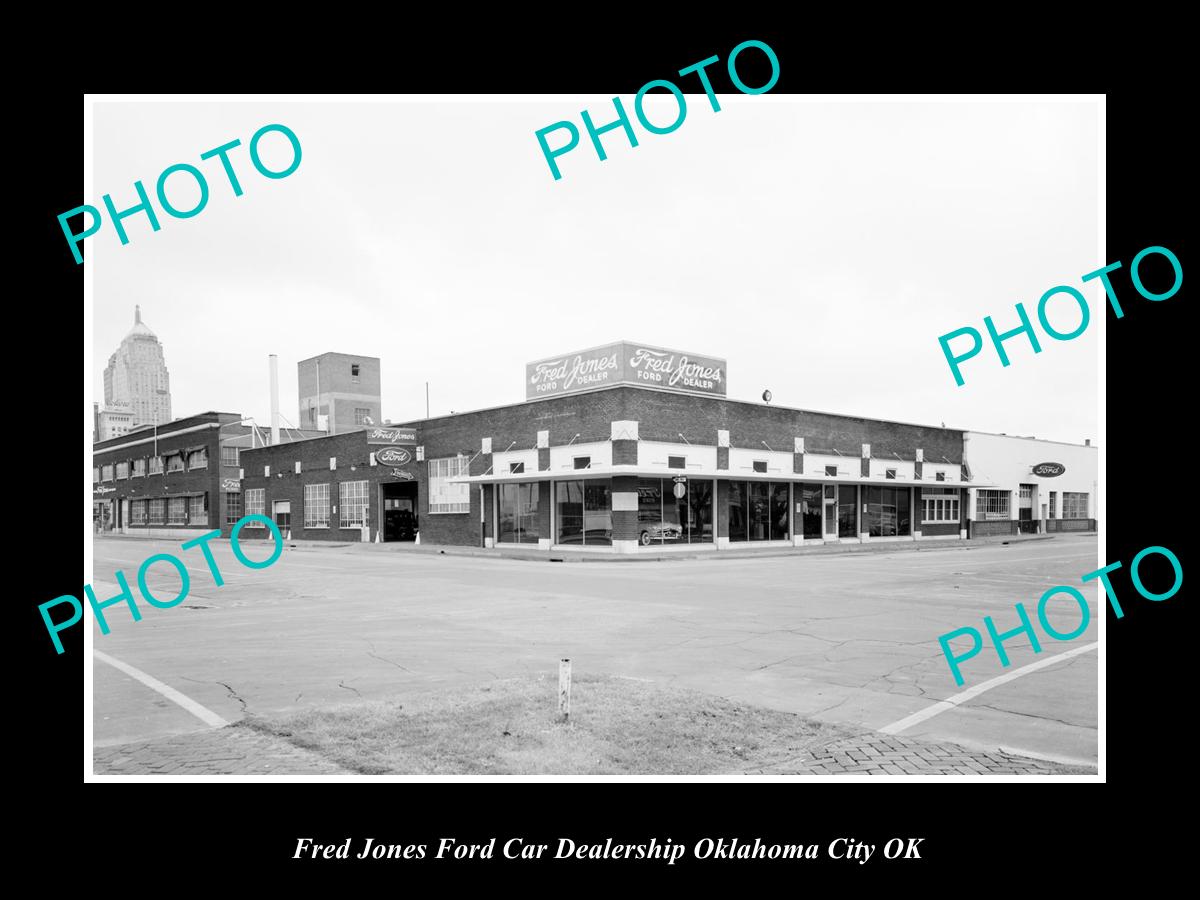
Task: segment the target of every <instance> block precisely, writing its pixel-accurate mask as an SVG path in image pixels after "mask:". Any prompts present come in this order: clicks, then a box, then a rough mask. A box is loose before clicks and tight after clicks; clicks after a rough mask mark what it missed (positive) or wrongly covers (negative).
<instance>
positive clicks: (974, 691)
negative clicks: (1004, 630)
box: [879, 642, 1100, 734]
mask: <svg viewBox="0 0 1200 900" xmlns="http://www.w3.org/2000/svg"><path fill="white" fill-rule="evenodd" d="M1099 646H1100V644H1099V642H1096V643H1092V644H1085V645H1084V646H1082V647H1076V648H1075V649H1074V650H1068V651H1066V652H1065V653H1058V654H1055V655H1054V656H1051V657H1048V658H1046V659H1039V660H1038V661H1037V662H1033V663H1030V664H1029V665H1027V666H1021V668H1019V669H1014V670H1013V671H1011V672H1005V673H1004V674H1003V675H997V676H996V677H995V678H989V679H988V680H987V681H984V682H982V683H980V684H977V685H975V687H972V688H967V689H966V690H965V691H963V692H962V693H959V694H955V695H954V696H953V697H947V698H946V699H945V700H939V701H938V702H937V703H935V704H933V705H932V706H927V707H925V709H922V710H919V711H917V712H915V713H913V714H912V715H911V716H905V717H904V718H903V719H901V720H900V721H898V722H893V723H892V724H891V725H885V726H884V727H883V728H880V729H879V731H880V733H881V734H899V733H900V732H901V731H906V730H908V729H909V728H912V727H913V726H914V725H919V724H920V723H921V722H924V721H925V720H926V719H932V718H933V717H934V716H937V715H941V714H942V713H944V712H946V711H947V710H951V709H954V708H955V707H957V706H960V705H962V704H963V703H966V702H967V701H968V700H971V699H973V698H975V697H978V696H979V695H980V694H982V693H983V692H984V691H990V690H991V689H992V688H994V687H999V686H1000V685H1002V684H1005V683H1007V682H1009V681H1012V680H1013V679H1014V678H1020V677H1021V676H1022V675H1028V674H1029V673H1030V672H1035V671H1037V670H1038V669H1044V668H1046V666H1052V665H1054V664H1055V663H1059V662H1062V661H1063V660H1064V659H1070V658H1071V657H1072V656H1078V655H1079V654H1080V653H1087V652H1088V651H1089V650H1095V649H1096V648H1097V647H1099Z"/></svg>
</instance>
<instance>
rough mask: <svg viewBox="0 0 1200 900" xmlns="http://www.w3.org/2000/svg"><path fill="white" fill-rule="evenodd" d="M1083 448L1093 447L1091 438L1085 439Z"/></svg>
mask: <svg viewBox="0 0 1200 900" xmlns="http://www.w3.org/2000/svg"><path fill="white" fill-rule="evenodd" d="M1083 446H1085V447H1090V446H1092V439H1091V438H1087V439H1085V440H1084V442H1083Z"/></svg>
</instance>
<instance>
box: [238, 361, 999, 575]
mask: <svg viewBox="0 0 1200 900" xmlns="http://www.w3.org/2000/svg"><path fill="white" fill-rule="evenodd" d="M725 381H726V367H725V362H724V360H719V359H714V358H709V357H697V356H695V355H693V354H684V353H680V352H677V351H669V350H664V349H661V348H655V347H648V346H647V345H644V344H636V343H632V342H620V343H617V344H611V345H606V346H604V347H598V348H592V349H591V350H587V351H581V352H580V353H576V354H567V355H564V356H561V357H556V358H552V359H548V360H542V361H539V362H536V363H530V364H529V366H528V367H527V369H526V401H525V402H524V403H518V404H512V405H509V406H503V407H497V408H493V409H483V410H477V411H473V412H466V413H458V414H452V415H448V416H440V417H435V418H431V419H423V420H420V421H415V422H409V423H404V424H402V425H398V426H390V427H386V428H383V427H380V428H366V429H362V430H359V431H353V432H348V433H345V434H334V435H328V436H323V437H318V438H312V439H307V440H302V441H297V442H294V443H291V444H287V445H280V446H274V447H262V448H257V449H250V450H246V451H244V452H243V454H242V467H243V470H244V481H243V487H244V496H245V501H246V502H245V512H246V513H250V512H261V513H264V514H266V515H268V516H272V517H273V518H274V520H275V521H276V522H278V523H279V524H280V526H281V528H287V529H290V531H291V534H292V536H293V538H298V539H309V540H313V539H315V540H342V541H347V540H348V541H355V540H381V541H382V540H393V539H397V540H404V539H409V538H410V537H411V536H412V531H410V530H409V528H408V526H409V524H410V523H411V526H412V528H413V529H415V530H416V531H418V532H419V536H420V540H421V541H422V542H424V543H431V544H458V545H472V546H483V547H494V546H496V545H497V544H526V545H529V546H536V547H539V548H541V549H544V550H547V551H550V550H553V549H555V548H571V549H583V550H595V551H596V552H608V553H638V552H646V551H655V552H658V551H660V550H663V549H668V548H672V547H678V548H691V549H706V548H712V549H714V550H721V549H725V548H732V547H738V546H801V545H809V544H819V543H833V542H836V543H857V542H876V541H913V540H962V539H965V538H966V537H967V531H968V502H967V499H968V495H967V489H968V488H969V487H974V488H988V487H992V486H993V485H990V484H983V483H981V482H980V481H979V480H978V479H977V480H976V481H974V482H971V483H968V482H967V481H966V480H965V478H964V467H963V463H964V432H963V431H961V430H956V429H951V428H937V427H928V426H920V425H910V424H905V423H900V422H890V421H883V420H875V419H865V418H858V417H850V416H839V415H834V414H830V413H821V412H813V411H809V410H801V409H788V408H783V407H776V406H771V405H769V404H767V403H748V402H743V401H736V400H729V399H726V397H725ZM264 532H265V529H264ZM244 533H245V532H244Z"/></svg>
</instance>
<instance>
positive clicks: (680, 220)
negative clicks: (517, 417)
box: [85, 94, 1109, 443]
mask: <svg viewBox="0 0 1200 900" xmlns="http://www.w3.org/2000/svg"><path fill="white" fill-rule="evenodd" d="M622 99H623V101H624V103H625V105H626V108H627V109H630V110H631V115H632V98H631V97H623V98H622ZM720 101H721V106H722V108H721V111H720V112H719V113H714V112H712V110H711V108H710V106H709V105H708V102H707V100H706V99H705V97H704V96H703V95H702V94H701V95H688V114H687V118H686V120H685V121H684V123H683V125H682V126H681V127H680V128H679V129H678V130H676V131H675V132H673V133H671V134H667V135H652V134H649V133H647V132H646V131H644V130H642V129H641V126H640V125H638V124H637V122H636V120H634V128H635V130H636V131H637V135H638V139H639V146H638V147H636V148H631V147H630V146H629V145H628V143H627V141H626V139H625V137H624V135H623V133H622V132H621V131H620V130H616V131H613V132H610V133H608V134H606V135H604V136H603V140H604V145H605V147H606V149H607V151H608V155H609V158H608V160H607V161H605V162H601V161H599V160H598V158H597V157H596V155H595V152H594V151H593V149H592V148H591V146H590V142H589V141H588V138H587V135H586V132H584V133H583V134H582V138H581V143H580V145H579V146H578V147H577V148H576V149H575V150H574V151H572V152H570V153H568V154H566V155H564V156H562V157H560V158H559V160H558V162H559V165H560V167H561V169H562V173H563V177H562V179H561V180H559V181H555V180H554V179H553V177H552V176H551V174H550V171H549V168H548V167H547V165H546V162H545V160H544V159H543V157H542V153H541V150H540V149H539V147H538V143H537V140H536V138H535V137H534V132H535V131H537V130H538V129H539V128H543V127H545V126H547V125H550V124H552V123H553V122H556V121H558V120H561V119H572V120H574V121H575V123H576V124H577V125H578V126H579V128H580V130H581V131H582V130H583V128H582V125H581V124H580V117H579V111H580V110H582V109H584V108H587V109H589V110H590V111H591V112H592V116H593V119H594V120H595V122H596V123H597V124H601V123H604V122H607V121H610V120H611V119H612V118H613V116H612V115H610V114H609V113H610V112H611V111H612V101H611V98H606V97H585V98H568V97H560V98H550V99H544V98H539V99H538V100H537V101H536V102H533V101H509V102H505V101H495V102H493V101H481V102H476V101H472V102H459V101H446V102H429V101H422V102H405V101H396V102H346V101H340V102H338V101H335V102H325V103H300V102H292V103H289V102H272V103H262V102H251V103H241V102H234V101H229V102H220V103H190V102H176V103H172V102H161V101H160V102H150V103H126V102H98V103H96V105H95V108H94V143H93V146H94V189H95V196H92V197H87V198H85V202H88V203H91V204H93V205H95V206H97V207H100V206H102V201H101V196H102V195H103V194H105V193H111V194H112V195H113V202H114V203H115V204H116V206H117V208H118V209H123V208H126V207H129V206H132V205H134V204H135V203H136V202H137V201H136V196H135V194H134V189H133V186H132V185H133V182H134V181H135V180H137V179H141V180H142V182H143V184H144V185H145V186H146V189H147V191H148V192H150V193H151V195H153V190H154V183H155V181H156V180H157V177H158V175H159V173H160V172H161V171H162V170H163V169H165V168H166V167H167V166H169V165H171V164H173V163H179V162H187V163H191V164H193V165H196V166H198V167H199V168H200V169H201V170H202V171H203V172H204V173H205V174H206V176H207V177H208V182H209V186H210V191H211V195H210V199H209V203H208V206H207V208H206V209H204V210H203V211H202V212H201V213H200V214H198V215H196V216H194V217H193V218H190V219H172V218H170V217H169V216H167V215H165V214H164V213H163V212H162V211H161V209H160V210H159V213H158V214H159V217H160V222H161V225H162V228H161V230H160V231H158V232H152V231H151V229H150V227H149V224H148V223H147V222H146V219H145V217H144V216H143V215H140V214H139V215H137V216H134V217H131V218H130V219H127V220H125V224H126V228H127V230H128V232H129V237H130V243H129V244H128V245H126V246H121V245H120V243H119V242H118V240H117V237H116V234H115V231H114V229H113V227H112V224H111V223H110V222H107V221H106V222H105V224H104V227H103V228H102V229H101V231H100V233H98V234H97V235H96V236H95V237H92V238H88V239H87V243H86V253H87V255H88V265H94V266H95V270H94V299H95V331H94V336H93V339H94V351H95V357H94V361H93V362H94V365H93V370H94V371H93V372H92V376H93V377H94V379H95V380H94V381H93V384H92V387H91V390H92V399H95V400H102V399H103V387H102V385H103V382H102V373H103V369H104V366H105V365H106V364H107V361H108V357H109V355H110V354H111V353H112V352H113V351H114V350H115V349H116V347H117V345H118V344H119V342H120V340H121V338H122V337H123V336H124V334H125V333H126V332H127V331H128V330H129V328H130V327H131V325H132V324H133V308H134V305H135V304H141V307H142V318H143V321H145V322H146V324H147V325H149V326H150V328H151V329H153V330H154V332H155V333H156V334H157V335H158V337H159V339H160V340H161V341H162V342H163V346H164V348H165V352H166V360H167V366H168V369H169V370H170V374H171V393H172V410H173V413H174V415H175V416H177V417H182V416H185V415H190V414H194V413H197V412H201V411H204V410H209V409H216V410H222V411H229V412H240V413H243V414H245V415H251V416H254V417H256V418H257V419H258V420H259V421H260V422H261V423H264V424H265V423H267V422H268V421H269V388H268V363H267V356H268V354H270V353H277V354H278V355H279V361H280V393H281V397H282V402H281V411H282V413H283V415H284V417H285V418H286V419H287V420H289V421H290V422H292V423H296V422H297V421H298V411H297V405H298V404H297V395H296V363H297V361H299V360H301V359H304V358H306V357H310V356H314V355H316V354H318V353H322V352H324V351H337V352H342V353H357V354H363V355H369V356H378V357H381V358H382V371H383V415H384V416H385V417H387V418H390V419H393V420H395V421H402V420H406V419H412V418H419V417H422V416H423V415H424V413H425V382H426V381H429V382H430V393H431V408H432V412H433V414H434V415H437V414H440V413H445V412H448V411H450V410H458V411H463V410H469V409H477V408H481V407H487V406H496V405H502V404H506V403H516V402H521V401H522V400H523V399H524V396H525V393H524V386H523V378H524V364H525V363H526V362H528V361H530V360H534V359H539V358H542V357H547V356H550V355H554V354H558V353H561V352H565V351H569V350H575V349H582V348H584V347H591V346H594V345H597V344H604V343H607V342H610V341H614V340H619V339H622V338H627V339H630V340H636V341H644V342H647V343H651V344H658V345H661V346H666V347H670V348H674V349H682V350H691V351H694V352H696V353H701V354H708V355H712V356H718V357H723V358H725V359H727V360H728V362H729V369H728V389H729V396H730V397H731V398H733V399H740V400H758V398H759V396H760V395H761V393H762V391H763V389H764V388H769V389H770V390H771V391H772V393H773V394H774V400H773V402H774V404H775V405H781V406H794V407H801V408H805V409H814V410H822V411H829V412H838V413H846V414H854V415H863V416H871V417H877V418H886V419H897V420H901V421H908V422H917V423H922V424H932V425H938V424H941V423H943V422H944V423H945V424H946V425H947V426H951V427H958V428H970V429H977V430H982V431H996V432H1007V433H1009V434H1024V435H1036V436H1038V437H1042V438H1048V439H1054V440H1065V441H1071V442H1078V443H1082V442H1083V439H1084V438H1093V439H1095V438H1096V437H1097V434H1096V428H1097V425H1096V423H1097V403H1098V391H1097V388H1098V386H1097V381H1096V353H1097V327H1096V319H1097V318H1098V316H1099V315H1102V312H1103V309H1104V301H1103V299H1102V297H1103V294H1102V288H1100V287H1099V284H1098V282H1092V283H1091V284H1090V285H1088V286H1087V288H1086V289H1085V288H1084V286H1083V285H1082V284H1081V283H1080V276H1081V275H1082V274H1084V273H1086V272H1090V271H1092V270H1094V269H1097V268H1099V267H1100V266H1101V265H1103V264H1105V263H1106V262H1109V260H1105V259H1100V258H1098V253H1099V251H1098V247H1099V246H1100V244H1099V240H1098V221H1099V220H1098V194H1097V180H1098V179H1097V166H1098V154H1097V129H1098V116H1097V110H1096V107H1095V105H1094V104H1092V103H1083V102H1080V103H1049V102H1017V103H995V102H971V101H964V102H953V103H944V102H943V103H932V102H926V103H842V102H837V103H829V102H825V103H812V102H797V101H796V100H795V99H793V98H787V97H772V96H770V95H762V96H758V97H736V96H728V97H727V96H725V95H721V96H720ZM647 110H648V114H649V116H650V118H651V120H652V121H656V122H660V123H664V124H665V123H667V122H669V121H670V120H671V119H672V118H673V115H674V113H675V106H674V101H673V100H671V99H670V97H669V96H667V97H665V98H663V99H662V102H661V103H659V104H657V105H656V103H650V102H648V104H647ZM276 122H279V123H283V124H285V125H287V126H288V127H290V128H291V129H292V130H293V131H295V133H296V134H297V136H298V137H299V139H300V142H301V144H302V147H303V160H302V162H301V164H300V167H299V168H298V169H297V170H296V172H295V173H294V174H292V175H291V176H289V177H287V178H284V179H279V180H269V179H267V178H264V177H262V176H261V175H259V174H258V173H257V172H256V171H255V170H254V168H253V166H252V165H251V162H250V159H249V156H248V150H247V145H248V144H249V140H250V137H251V135H252V134H253V133H254V132H255V131H256V130H257V129H258V128H259V127H261V126H262V125H265V124H269V123H276ZM234 138H240V139H241V141H242V146H241V147H239V148H237V149H235V150H234V151H232V153H231V155H230V159H231V161H232V162H233V165H234V167H235V169H236V171H237V173H238V177H239V180H240V182H241V185H242V188H243V189H244V194H243V195H242V196H241V197H236V198H235V197H234V196H233V193H232V190H231V188H230V187H229V183H228V180H227V179H226V178H225V176H224V174H223V173H222V170H221V167H220V164H219V162H218V161H217V160H215V159H214V160H209V161H207V162H201V161H200V158H199V157H200V154H201V153H202V152H204V151H207V150H210V149H212V148H213V147H216V146H218V145H220V144H224V143H226V142H228V141H230V140H232V139H234ZM563 139H564V136H563V135H562V133H559V134H556V135H554V136H553V137H552V138H551V141H552V142H553V145H554V146H557V145H558V142H559V141H561V140H563ZM261 146H262V149H263V157H264V160H265V161H266V162H267V164H268V165H270V166H271V167H272V168H282V167H283V166H284V165H285V164H286V163H287V161H288V160H289V159H290V155H289V150H288V147H287V142H286V140H285V139H284V138H283V137H282V136H280V135H278V134H274V135H270V136H269V137H268V138H266V139H264V141H263V143H262V145H261ZM188 182H189V179H188V177H187V176H186V175H174V176H172V178H171V179H170V181H169V192H168V196H169V197H170V198H171V199H172V200H173V202H174V203H175V204H176V205H177V206H179V207H181V208H184V209H186V208H188V207H190V206H191V205H193V202H194V198H195V196H196V195H195V188H194V187H191V186H190V185H189V184H188ZM189 191H191V193H189ZM155 203H156V206H157V201H155ZM1059 284H1066V285H1072V286H1075V287H1076V288H1078V289H1080V290H1082V291H1083V293H1084V294H1085V296H1087V297H1088V298H1089V302H1090V303H1091V307H1092V311H1093V321H1092V325H1091V326H1089V328H1088V331H1087V332H1086V333H1085V334H1084V335H1083V336H1082V337H1080V338H1078V339H1076V340H1073V341H1069V342H1058V341H1053V340H1050V339H1048V338H1046V337H1045V336H1044V335H1040V337H1041V342H1042V345H1043V351H1042V353H1040V354H1037V355H1034V353H1033V352H1032V350H1031V348H1030V347H1029V344H1028V341H1027V340H1026V339H1024V338H1017V339H1013V340H1011V341H1009V342H1008V343H1007V344H1006V346H1007V347H1008V348H1009V355H1010V357H1011V359H1012V365H1010V366H1009V367H1008V368H1002V367H1001V366H1000V363H999V361H998V360H997V358H996V356H995V354H994V352H993V351H991V349H990V347H988V348H985V352H984V353H982V354H980V355H979V356H978V357H976V358H975V359H973V360H971V361H969V362H967V363H965V364H964V375H965V378H966V384H965V385H964V386H962V387H959V386H956V385H955V383H954V380H953V378H952V376H951V373H950V369H949V367H948V366H947V364H946V361H945V359H944V357H943V356H942V353H941V350H940V348H939V346H938V340H937V339H938V336H939V335H942V334H945V333H947V332H949V331H952V330H954V329H956V328H959V327H962V326H967V325H971V326H974V327H975V328H977V329H979V330H980V331H981V332H983V317H984V316H986V315H992V316H993V317H994V319H995V321H996V324H997V326H998V327H999V328H1001V329H1003V330H1007V329H1008V328H1012V327H1015V326H1016V325H1017V324H1018V322H1017V315H1016V312H1015V310H1014V308H1013V307H1014V304H1015V303H1017V302H1018V301H1023V302H1024V303H1025V306H1026V308H1027V309H1028V310H1029V314H1030V316H1031V318H1034V320H1035V322H1036V306H1037V301H1038V298H1039V297H1040V296H1041V295H1042V293H1043V292H1044V291H1045V290H1047V289H1048V288H1050V287H1052V286H1054V285H1059ZM1058 302H1063V301H1061V299H1060V301H1058ZM1051 321H1052V323H1054V324H1056V325H1057V326H1058V327H1059V329H1060V330H1062V331H1069V330H1071V329H1072V328H1073V327H1074V325H1075V324H1077V323H1078V313H1077V311H1075V310H1073V309H1072V305H1071V304H1069V303H1067V302H1063V306H1062V308H1061V309H1060V310H1057V312H1052V314H1051Z"/></svg>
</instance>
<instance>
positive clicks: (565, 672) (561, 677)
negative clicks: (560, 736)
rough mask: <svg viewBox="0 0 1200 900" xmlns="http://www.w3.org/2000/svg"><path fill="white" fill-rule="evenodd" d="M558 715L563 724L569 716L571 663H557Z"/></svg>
mask: <svg viewBox="0 0 1200 900" xmlns="http://www.w3.org/2000/svg"><path fill="white" fill-rule="evenodd" d="M558 714H559V715H560V716H562V720H563V721H564V722H565V721H567V719H568V718H569V717H570V715H571V661H570V660H569V659H560V660H559V661H558Z"/></svg>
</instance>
